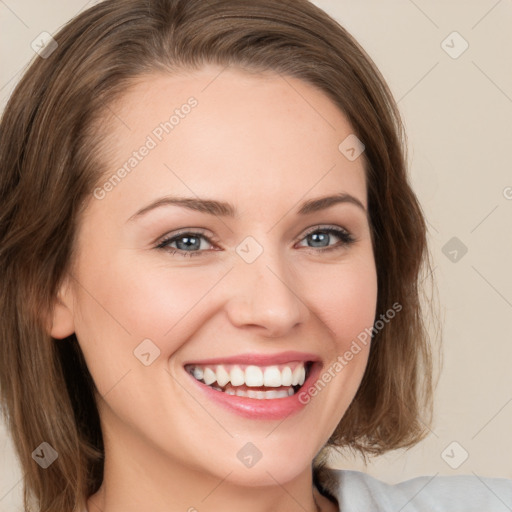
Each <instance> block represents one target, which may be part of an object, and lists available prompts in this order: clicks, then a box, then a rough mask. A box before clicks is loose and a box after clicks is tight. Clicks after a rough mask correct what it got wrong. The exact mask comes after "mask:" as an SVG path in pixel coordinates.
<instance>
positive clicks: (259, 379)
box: [245, 366, 263, 387]
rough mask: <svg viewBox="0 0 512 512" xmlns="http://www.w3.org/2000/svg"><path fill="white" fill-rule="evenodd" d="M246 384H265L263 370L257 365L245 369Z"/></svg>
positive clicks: (251, 385) (252, 385)
mask: <svg viewBox="0 0 512 512" xmlns="http://www.w3.org/2000/svg"><path fill="white" fill-rule="evenodd" d="M245 384H246V385H247V386H249V387H257V386H263V372H262V371H261V369H260V368H258V367H257V366H248V367H247V368H246V369H245Z"/></svg>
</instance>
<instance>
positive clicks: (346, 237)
mask: <svg viewBox="0 0 512 512" xmlns="http://www.w3.org/2000/svg"><path fill="white" fill-rule="evenodd" d="M317 232H320V233H326V234H329V235H335V236H337V237H338V238H340V239H341V243H339V244H337V245H334V246H330V247H324V248H318V249H316V251H318V252H330V251H335V250H340V249H343V248H345V247H348V246H350V245H352V244H353V243H354V242H356V241H357V240H356V239H355V238H354V237H353V236H352V235H351V234H350V233H349V232H348V231H347V230H345V229H341V228H334V227H326V228H323V227H320V226H315V227H314V228H313V229H311V230H309V231H308V232H306V233H305V234H304V236H303V237H302V238H300V239H299V240H297V241H298V242H300V241H302V240H303V239H304V238H306V237H308V236H309V235H312V234H313V233H317ZM186 235H187V237H190V235H192V236H193V237H201V238H204V239H205V240H206V241H207V242H208V243H209V244H212V245H215V240H213V241H212V239H210V238H209V237H207V236H206V235H205V234H204V233H201V232H196V231H182V232H181V233H178V234H177V235H176V234H175V235H172V236H169V237H166V238H164V239H163V240H162V241H161V242H159V243H158V245H157V246H156V249H161V250H164V251H166V252H169V253H170V254H172V255H174V254H178V255H180V256H184V257H187V256H190V257H192V256H200V255H202V254H203V253H204V252H205V251H201V250H199V251H183V250H181V249H175V248H170V247H167V245H168V244H170V243H172V242H175V241H176V240H179V239H180V238H185V237H186ZM307 249H312V250H313V251H315V247H307Z"/></svg>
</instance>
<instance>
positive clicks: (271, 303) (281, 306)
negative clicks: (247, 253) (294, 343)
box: [226, 250, 310, 338]
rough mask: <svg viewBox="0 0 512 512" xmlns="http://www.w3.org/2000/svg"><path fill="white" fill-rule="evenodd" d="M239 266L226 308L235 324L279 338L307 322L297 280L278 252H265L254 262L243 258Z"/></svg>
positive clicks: (234, 275)
mask: <svg viewBox="0 0 512 512" xmlns="http://www.w3.org/2000/svg"><path fill="white" fill-rule="evenodd" d="M236 267H238V268H236V269H234V271H233V272H232V273H231V274H232V275H231V279H232V284H231V290H232V291H231V297H230V298H229V300H228V302H227V305H226V310H227V314H228V317H229V319H230V321H231V322H232V323H233V325H235V326H236V327H239V328H248V327H251V328H253V329H259V330H261V331H262V333H261V334H262V335H263V336H267V337H272V338H274V337H276V338H277V337H284V336H286V335H287V333H289V331H290V330H291V329H293V328H294V327H296V326H297V325H299V324H300V323H304V322H305V321H306V320H307V319H308V317H309V315H310V310H309V308H308V307H307V306H306V304H305V302H304V298H303V297H301V296H300V290H297V289H296V288H298V287H297V280H296V279H294V277H293V274H292V273H291V272H290V269H289V267H287V265H286V262H284V261H283V256H282V254H281V255H280V254H279V252H278V251H272V252H271V251H270V250H265V251H263V253H262V254H261V255H260V256H259V257H258V258H257V259H256V260H255V261H253V262H252V263H247V262H245V261H243V260H242V259H240V260H239V261H237V263H236ZM294 284H295V286H294Z"/></svg>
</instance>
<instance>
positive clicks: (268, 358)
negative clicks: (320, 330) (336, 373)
mask: <svg viewBox="0 0 512 512" xmlns="http://www.w3.org/2000/svg"><path fill="white" fill-rule="evenodd" d="M292 361H313V362H317V361H320V358H319V357H318V356H317V355H315V354H310V353H306V352H293V351H289V352H279V353H277V354H254V353H253V354H238V355H236V356H229V357H216V358H211V359H201V360H194V361H188V362H186V363H185V365H188V364H197V365H215V364H247V365H251V364H252V365H255V366H270V365H275V364H285V363H290V362H292Z"/></svg>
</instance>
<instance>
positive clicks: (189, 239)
mask: <svg viewBox="0 0 512 512" xmlns="http://www.w3.org/2000/svg"><path fill="white" fill-rule="evenodd" d="M180 240H184V241H185V244H184V245H183V248H184V249H187V248H188V249H190V248H192V249H199V247H200V245H201V241H200V239H199V237H197V236H180V237H179V238H177V239H176V246H177V247H178V249H180V250H183V248H182V247H180ZM194 242H195V243H194Z"/></svg>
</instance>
